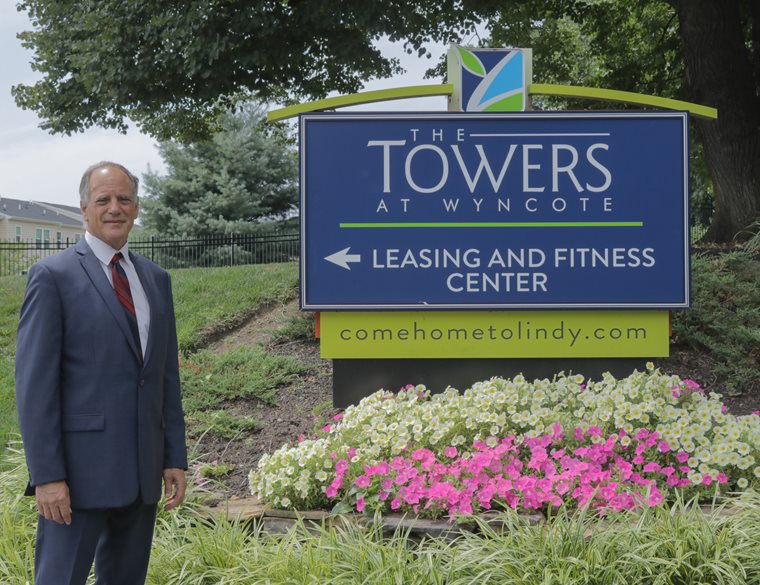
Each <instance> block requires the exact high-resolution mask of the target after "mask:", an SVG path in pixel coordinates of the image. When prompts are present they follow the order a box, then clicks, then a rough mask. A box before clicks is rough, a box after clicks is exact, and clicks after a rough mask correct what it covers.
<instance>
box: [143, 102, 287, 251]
mask: <svg viewBox="0 0 760 585" xmlns="http://www.w3.org/2000/svg"><path fill="white" fill-rule="evenodd" d="M263 120H264V115H263V113H262V110H261V109H260V108H258V107H256V106H253V105H250V104H248V105H245V106H243V107H242V108H240V109H239V110H238V111H237V112H227V113H225V114H224V115H223V116H222V117H221V120H220V126H221V129H220V131H219V132H218V133H217V134H215V135H214V136H213V138H211V139H210V140H206V141H202V142H197V143H193V144H187V145H184V144H181V143H178V142H176V141H165V142H162V143H160V144H159V151H160V153H161V157H162V158H163V159H164V162H165V163H166V166H167V169H168V172H167V174H166V175H164V176H160V175H158V174H157V173H155V172H149V173H147V174H146V175H145V191H146V195H145V197H143V198H142V200H141V207H142V213H141V217H142V223H143V225H144V226H145V228H146V230H147V231H149V232H151V233H156V234H161V235H163V236H193V237H204V236H212V235H218V234H222V233H227V234H229V233H236V234H237V233H255V232H260V231H262V227H261V226H262V224H261V220H262V219H270V220H271V219H278V218H279V219H283V218H285V217H286V216H287V215H288V214H289V213H292V211H293V210H294V209H295V204H296V201H297V197H298V190H297V188H296V181H297V177H298V174H297V164H296V159H295V154H294V153H293V152H292V151H290V150H288V148H287V147H286V145H285V144H284V143H283V141H282V140H280V139H278V138H276V137H271V136H267V135H265V134H264V133H262V132H261V131H260V126H261V124H262V123H263Z"/></svg>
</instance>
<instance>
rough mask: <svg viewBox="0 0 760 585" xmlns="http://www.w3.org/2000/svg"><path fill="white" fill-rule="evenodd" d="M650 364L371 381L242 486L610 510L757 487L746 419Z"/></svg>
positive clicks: (440, 502) (438, 504) (406, 502)
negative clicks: (596, 375)
mask: <svg viewBox="0 0 760 585" xmlns="http://www.w3.org/2000/svg"><path fill="white" fill-rule="evenodd" d="M757 414H758V413H755V414H753V415H749V416H738V417H737V416H734V415H732V414H730V413H728V412H727V409H726V407H725V406H724V405H723V404H722V402H721V399H720V395H718V394H715V393H707V392H705V391H704V390H703V389H702V388H700V387H699V385H698V384H697V383H696V382H694V381H692V380H689V379H685V380H682V379H680V378H679V377H677V376H670V375H665V374H663V373H661V372H660V371H659V370H656V369H654V367H653V366H652V365H651V364H648V366H647V369H646V371H643V372H638V371H636V372H634V373H633V374H631V375H630V376H628V377H626V378H623V379H620V380H618V379H616V378H614V377H613V376H612V375H610V374H605V375H604V376H603V378H602V380H600V381H597V382H594V381H586V380H584V378H583V377H582V376H579V375H564V374H560V375H558V376H557V377H555V379H553V380H535V381H534V382H528V381H527V380H526V379H525V378H524V377H522V376H516V377H515V378H513V379H511V380H507V379H503V378H492V379H490V380H487V381H484V382H479V383H476V384H474V385H473V386H472V387H471V388H469V389H467V390H466V391H464V392H461V393H460V392H459V391H457V390H456V389H453V388H449V389H447V390H446V391H445V392H443V393H441V394H433V395H431V393H430V392H429V391H428V390H427V389H426V388H425V387H424V386H407V387H406V388H404V389H402V390H401V391H399V392H396V393H394V392H388V391H384V390H381V391H379V392H376V393H374V394H372V395H371V396H368V397H367V398H365V399H364V400H362V401H361V402H360V403H359V404H358V405H355V406H350V407H349V408H347V409H346V410H345V412H343V413H342V414H339V415H337V416H336V417H335V420H333V421H332V423H331V424H328V425H326V426H325V427H324V428H322V429H321V431H320V432H319V433H318V434H317V436H314V437H309V438H304V437H302V438H301V440H300V441H299V442H298V443H297V444H295V445H286V446H284V447H282V448H281V449H279V450H277V451H275V452H274V453H271V454H267V455H264V456H263V457H262V458H261V460H260V461H259V464H258V466H257V469H255V470H253V471H251V473H250V477H249V479H250V487H251V491H252V492H253V493H255V494H257V495H258V496H259V497H260V498H261V499H263V500H264V501H266V502H268V503H269V504H271V505H272V506H273V507H277V508H291V509H301V510H305V509H315V508H328V509H332V510H334V511H335V512H349V511H356V512H363V513H375V512H381V513H385V512H401V513H409V514H414V515H419V516H423V517H429V518H440V517H448V518H449V519H454V518H455V517H457V516H462V515H471V514H477V513H478V512H480V511H483V510H494V509H495V510H503V509H513V510H518V511H519V510H541V511H544V512H549V511H551V510H554V509H558V508H561V507H562V508H571V509H572V508H578V509H583V510H585V509H589V508H590V509H593V510H595V511H599V512H601V513H603V514H607V513H609V512H610V511H615V512H621V511H624V510H639V509H642V508H649V507H653V506H658V505H660V504H661V503H663V502H664V501H666V500H668V499H671V500H672V499H673V498H674V497H675V496H676V494H678V495H679V496H680V497H687V498H688V497H692V496H697V497H698V498H714V497H716V496H720V495H722V494H726V493H729V492H735V491H743V490H746V489H747V488H749V487H750V486H751V485H754V486H758V485H760V416H757Z"/></svg>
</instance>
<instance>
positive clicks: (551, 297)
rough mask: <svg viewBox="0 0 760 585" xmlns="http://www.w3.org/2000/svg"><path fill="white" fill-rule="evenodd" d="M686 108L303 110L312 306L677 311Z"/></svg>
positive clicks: (306, 281)
mask: <svg viewBox="0 0 760 585" xmlns="http://www.w3.org/2000/svg"><path fill="white" fill-rule="evenodd" d="M687 128H688V118H687V114H686V113H685V112H604V113H555V112H551V113H549V112H542V113H536V112H531V113H509V114H506V113H502V114H464V113H462V114H454V113H440V114H425V113H410V114H358V113H357V114H309V115H303V116H301V126H300V155H301V230H302V233H301V238H302V246H301V295H302V297H301V305H302V307H303V308H304V309H308V310H360V309H471V308H483V309H494V308H520V309H527V308H552V309H559V308H563V309H564V308H584V309H585V308H650V309H652V308H662V309H668V308H686V307H688V305H689V225H688V158H687V153H688V136H687Z"/></svg>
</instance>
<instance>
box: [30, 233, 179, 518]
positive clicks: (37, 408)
mask: <svg viewBox="0 0 760 585" xmlns="http://www.w3.org/2000/svg"><path fill="white" fill-rule="evenodd" d="M130 259H131V261H132V263H133V264H134V266H135V269H136V271H137V274H138V276H139V278H140V282H141V283H142V285H143V288H144V289H145V294H146V296H147V298H148V303H149V304H150V332H149V335H148V341H147V346H146V350H145V357H144V360H143V362H142V363H141V362H140V359H139V354H138V347H137V345H136V344H135V340H134V337H133V335H132V333H131V331H130V329H129V325H128V323H127V319H126V316H125V314H124V309H123V308H122V306H121V304H120V303H119V301H118V299H117V298H116V295H115V293H114V291H113V288H112V287H111V284H110V283H109V282H108V278H107V277H106V275H105V272H104V270H103V268H102V265H101V264H100V262H99V261H98V259H97V258H96V257H95V255H94V254H93V252H92V250H91V249H90V247H89V245H88V244H87V243H86V241H85V240H81V241H80V242H79V243H77V244H76V245H75V246H73V247H71V248H68V249H67V250H64V251H63V252H60V253H59V254H56V255H54V256H51V257H49V258H46V259H44V260H41V261H39V262H37V263H36V264H34V265H33V266H32V268H31V269H30V270H29V280H28V283H27V286H26V295H25V298H24V303H23V305H22V307H21V318H20V320H19V328H18V338H17V345H16V399H17V405H18V412H19V421H20V426H21V434H22V437H23V441H24V448H25V451H26V459H27V465H28V468H29V486H30V488H31V487H33V486H36V485H38V484H42V483H46V482H50V481H56V480H62V479H63V480H66V481H67V483H68V485H69V491H70V495H71V503H72V507H74V508H112V507H121V506H126V505H128V504H131V503H132V502H134V501H135V500H136V499H137V497H138V495H140V496H141V498H142V500H143V501H144V502H145V503H148V504H152V503H155V502H157V501H158V500H159V499H160V497H161V492H162V490H161V481H162V474H163V469H164V468H169V467H177V468H182V469H187V453H186V447H185V425H184V416H183V413H182V403H181V395H180V383H179V366H178V358H177V334H176V326H175V321H174V305H173V301H172V292H171V282H170V279H169V274H168V273H167V272H166V271H165V270H163V269H162V268H160V267H158V266H156V265H155V264H153V263H152V262H151V261H149V260H148V259H146V258H143V257H141V256H139V255H136V254H132V253H130Z"/></svg>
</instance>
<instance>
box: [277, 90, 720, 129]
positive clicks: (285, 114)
mask: <svg viewBox="0 0 760 585" xmlns="http://www.w3.org/2000/svg"><path fill="white" fill-rule="evenodd" d="M453 90H454V86H453V85H452V84H450V83H445V84H443V85H410V86H405V87H395V88H391V89H380V90H375V91H362V92H359V93H353V94H349V95H341V96H337V97H332V98H326V99H323V100H317V101H314V102H306V103H303V104H296V105H294V106H288V107H287V108H281V109H278V110H272V111H271V112H269V113H268V114H267V121H269V122H277V121H279V120H285V119H287V118H293V117H295V116H297V115H298V114H303V113H305V112H316V111H319V110H331V109H334V108H345V107H346V106H355V105H359V104H370V103H374V102H384V101H390V100H399V99H409V98H417V97H429V96H436V95H451V92H452V91H453ZM528 93H529V94H531V95H551V96H561V97H578V98H588V99H594V100H601V101H609V102H618V103H627V104H635V105H640V106H649V107H653V108H663V109H666V110H687V111H688V112H690V113H691V114H693V115H694V116H696V117H697V118H704V119H707V120H716V119H717V118H718V110H717V109H716V108H711V107H709V106H703V105H700V104H695V103H692V102H684V101H680V100H672V99H669V98H661V97H656V96H653V95H646V94H642V93H633V92H630V91H618V90H615V89H600V88H596V87H583V86H576V85H551V84H545V83H533V84H531V85H529V86H528Z"/></svg>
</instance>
